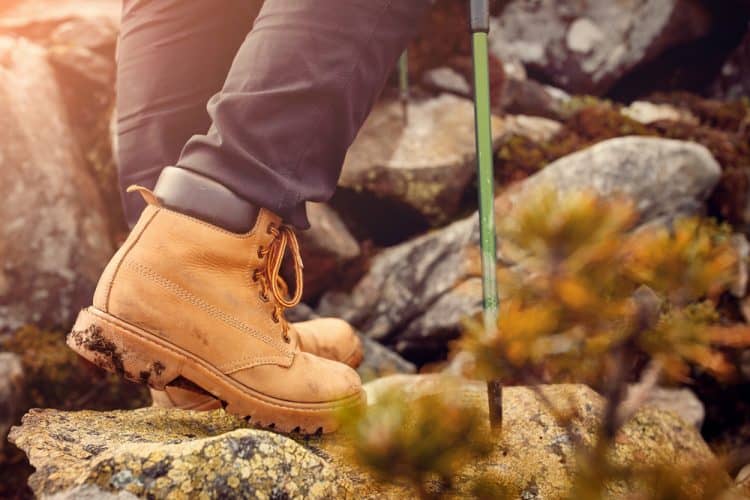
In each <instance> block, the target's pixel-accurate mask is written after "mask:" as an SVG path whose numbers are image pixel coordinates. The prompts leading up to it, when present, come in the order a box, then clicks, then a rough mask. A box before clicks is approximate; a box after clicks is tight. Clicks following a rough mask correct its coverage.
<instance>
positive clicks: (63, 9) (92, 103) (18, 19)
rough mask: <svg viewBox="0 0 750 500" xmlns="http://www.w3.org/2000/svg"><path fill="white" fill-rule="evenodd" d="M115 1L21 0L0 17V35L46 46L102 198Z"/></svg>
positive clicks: (110, 189)
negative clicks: (22, 38) (21, 0)
mask: <svg viewBox="0 0 750 500" xmlns="http://www.w3.org/2000/svg"><path fill="white" fill-rule="evenodd" d="M119 4H120V2H118V1H116V0H114V1H113V0H63V1H55V2H48V1H47V0H24V1H23V2H22V3H20V4H18V5H17V6H15V7H11V8H9V10H8V11H7V12H5V13H3V15H2V16H1V17H0V34H2V33H8V34H11V35H13V36H22V37H24V38H26V39H27V40H30V41H32V42H34V43H35V44H37V45H40V46H42V47H44V48H45V49H46V52H47V58H48V59H49V61H50V62H51V63H52V67H53V68H54V70H55V77H56V79H57V82H58V87H59V88H60V92H61V95H62V97H63V101H64V103H65V107H66V110H67V113H68V118H69V123H70V126H71V131H70V134H71V135H72V136H73V137H74V138H75V139H76V140H77V142H78V143H79V144H80V146H81V150H82V152H83V157H84V159H85V161H86V163H87V166H88V168H89V170H91V171H92V172H93V173H94V177H95V179H96V181H97V182H98V184H99V189H100V191H101V192H102V194H103V195H104V196H105V197H106V198H107V199H112V200H117V199H118V197H119V193H118V189H119V188H118V182H117V172H116V168H115V163H114V155H113V144H112V141H111V134H110V131H109V123H110V120H111V118H112V115H113V109H114V100H115V47H116V45H117V35H118V31H119V18H120V5H119ZM106 208H107V210H108V213H107V215H108V218H109V220H110V222H111V223H112V224H113V227H114V228H115V229H117V230H119V231H124V218H123V216H122V211H121V209H120V204H119V203H111V204H109V205H108V206H107V207H106Z"/></svg>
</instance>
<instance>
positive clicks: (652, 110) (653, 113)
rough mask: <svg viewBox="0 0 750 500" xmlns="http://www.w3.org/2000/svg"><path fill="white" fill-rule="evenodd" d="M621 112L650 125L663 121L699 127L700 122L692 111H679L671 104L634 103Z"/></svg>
mask: <svg viewBox="0 0 750 500" xmlns="http://www.w3.org/2000/svg"><path fill="white" fill-rule="evenodd" d="M620 112H621V113H622V114H623V115H625V116H627V117H628V118H632V119H633V120H635V121H637V122H639V123H644V124H647V125H648V124H650V123H654V122H657V121H661V120H670V121H676V122H682V123H685V124H689V125H699V124H700V121H699V120H698V118H697V117H695V116H694V115H693V114H692V113H691V112H690V111H687V110H685V109H679V108H676V107H674V106H671V105H669V104H654V103H652V102H648V101H634V102H632V103H631V104H630V106H628V107H626V108H623V109H622V110H620Z"/></svg>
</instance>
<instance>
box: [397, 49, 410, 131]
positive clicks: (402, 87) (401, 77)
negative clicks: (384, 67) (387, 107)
mask: <svg viewBox="0 0 750 500" xmlns="http://www.w3.org/2000/svg"><path fill="white" fill-rule="evenodd" d="M398 89H399V95H400V98H401V112H402V113H403V118H404V125H406V124H408V123H409V54H408V52H407V51H406V50H404V52H403V53H402V54H401V57H399V58H398Z"/></svg>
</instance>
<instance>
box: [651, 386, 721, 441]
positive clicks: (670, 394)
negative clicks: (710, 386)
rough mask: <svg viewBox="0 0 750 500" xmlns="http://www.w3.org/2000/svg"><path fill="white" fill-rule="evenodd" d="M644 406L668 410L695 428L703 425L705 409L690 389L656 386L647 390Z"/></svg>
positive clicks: (698, 428)
mask: <svg viewBox="0 0 750 500" xmlns="http://www.w3.org/2000/svg"><path fill="white" fill-rule="evenodd" d="M644 404H645V405H646V406H650V407H654V408H659V409H660V410H664V411H669V412H672V413H674V414H675V415H677V416H678V417H680V418H681V419H682V420H683V421H684V422H685V423H687V424H690V425H692V426H693V427H695V428H696V429H697V430H700V429H701V427H702V426H703V420H704V419H705V417H706V410H705V408H704V407H703V403H701V400H700V399H698V396H696V395H695V393H694V392H693V391H691V390H690V389H686V388H682V389H670V388H667V387H656V388H653V389H651V390H650V391H649V397H648V398H647V399H646V401H645V402H644Z"/></svg>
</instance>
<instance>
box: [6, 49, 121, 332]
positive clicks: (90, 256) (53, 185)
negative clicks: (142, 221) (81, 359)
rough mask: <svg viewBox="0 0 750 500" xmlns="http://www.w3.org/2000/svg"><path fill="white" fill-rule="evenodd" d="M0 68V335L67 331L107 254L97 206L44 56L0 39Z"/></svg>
mask: <svg viewBox="0 0 750 500" xmlns="http://www.w3.org/2000/svg"><path fill="white" fill-rule="evenodd" d="M0 61H3V63H2V66H3V70H2V71H1V72H0V108H1V109H3V113H2V114H0V130H3V134H4V135H3V140H2V142H0V214H2V218H3V221H4V223H3V225H2V227H1V228H0V262H2V267H0V331H8V330H13V329H16V328H18V327H20V326H21V325H23V324H25V323H36V324H41V325H47V326H54V325H67V324H70V323H71V322H72V320H73V318H74V315H75V314H76V312H77V310H78V309H79V308H80V307H82V306H85V305H88V303H89V301H90V300H91V295H92V292H93V288H94V286H95V284H96V282H97V280H98V278H99V274H100V273H101V270H102V269H103V267H104V265H105V264H106V262H107V260H108V259H109V257H110V256H111V254H112V252H113V246H112V242H111V241H110V233H109V227H108V224H107V221H106V220H105V218H104V214H105V213H106V211H105V205H104V204H103V202H102V200H101V198H100V196H99V193H98V191H97V187H96V184H95V182H94V181H93V179H92V178H91V177H90V175H89V172H88V171H87V168H86V164H85V161H84V159H83V157H82V154H81V150H80V147H79V145H78V144H77V143H76V141H75V139H74V138H73V134H72V133H71V128H70V124H69V122H68V115H67V113H66V110H65V105H64V103H63V99H62V96H61V92H60V89H59V88H58V86H57V84H56V80H55V75H54V72H53V71H52V69H51V67H50V65H49V63H48V60H47V57H46V51H45V50H44V49H42V48H40V47H38V46H36V45H34V44H31V43H29V42H27V41H25V40H23V39H18V38H9V37H0ZM111 203H119V200H112V201H111Z"/></svg>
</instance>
